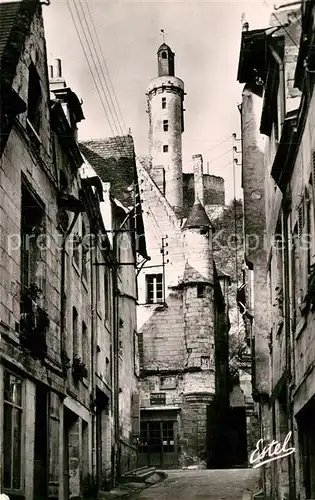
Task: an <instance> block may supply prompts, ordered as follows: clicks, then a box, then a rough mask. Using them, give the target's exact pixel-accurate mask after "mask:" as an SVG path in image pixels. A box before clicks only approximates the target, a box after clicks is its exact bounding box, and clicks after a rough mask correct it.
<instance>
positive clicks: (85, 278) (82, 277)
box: [81, 274, 89, 292]
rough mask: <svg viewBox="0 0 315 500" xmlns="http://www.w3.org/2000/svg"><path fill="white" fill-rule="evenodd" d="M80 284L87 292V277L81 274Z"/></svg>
mask: <svg viewBox="0 0 315 500" xmlns="http://www.w3.org/2000/svg"><path fill="white" fill-rule="evenodd" d="M81 283H82V285H83V286H84V288H85V291H86V292H88V291H89V290H88V282H87V277H85V276H84V275H83V274H82V275H81Z"/></svg>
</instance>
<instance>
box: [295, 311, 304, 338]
mask: <svg viewBox="0 0 315 500" xmlns="http://www.w3.org/2000/svg"><path fill="white" fill-rule="evenodd" d="M305 327H306V318H305V316H302V318H301V319H300V321H299V323H298V325H297V327H296V329H295V340H296V341H298V340H299V338H300V337H301V334H302V332H303V330H304V328H305Z"/></svg>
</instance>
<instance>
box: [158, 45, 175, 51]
mask: <svg viewBox="0 0 315 500" xmlns="http://www.w3.org/2000/svg"><path fill="white" fill-rule="evenodd" d="M161 50H168V51H169V52H173V51H172V49H171V47H170V46H169V45H167V44H166V43H162V45H160V47H159V48H158V51H157V53H159V52H161Z"/></svg>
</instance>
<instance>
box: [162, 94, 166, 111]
mask: <svg viewBox="0 0 315 500" xmlns="http://www.w3.org/2000/svg"><path fill="white" fill-rule="evenodd" d="M165 108H166V97H162V109H165Z"/></svg>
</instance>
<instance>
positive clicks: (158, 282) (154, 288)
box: [146, 274, 163, 304]
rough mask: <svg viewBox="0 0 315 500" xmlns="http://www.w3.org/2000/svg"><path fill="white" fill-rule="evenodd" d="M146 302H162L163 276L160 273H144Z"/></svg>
mask: <svg viewBox="0 0 315 500" xmlns="http://www.w3.org/2000/svg"><path fill="white" fill-rule="evenodd" d="M146 285H147V286H146V289H147V303H148V304H155V303H157V302H163V276H162V274H147V275H146Z"/></svg>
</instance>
